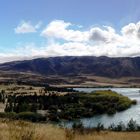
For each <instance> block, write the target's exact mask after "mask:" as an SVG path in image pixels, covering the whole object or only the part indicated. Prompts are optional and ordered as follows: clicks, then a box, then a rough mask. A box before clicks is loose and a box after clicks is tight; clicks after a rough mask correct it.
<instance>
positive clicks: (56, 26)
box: [41, 20, 88, 42]
mask: <svg viewBox="0 0 140 140" xmlns="http://www.w3.org/2000/svg"><path fill="white" fill-rule="evenodd" d="M71 26H73V25H72V24H71V23H69V22H64V21H62V20H55V21H52V22H51V23H50V24H49V25H47V27H46V28H45V29H44V30H43V31H42V33H41V36H44V37H46V38H48V37H55V38H58V39H64V40H66V41H77V42H83V41H87V38H88V33H87V32H81V31H79V30H72V29H69V27H71ZM78 27H79V25H78Z"/></svg>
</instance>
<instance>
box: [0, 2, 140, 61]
mask: <svg viewBox="0 0 140 140" xmlns="http://www.w3.org/2000/svg"><path fill="white" fill-rule="evenodd" d="M139 5H140V0H12V1H10V0H1V1H0V52H1V53H0V57H2V60H1V61H2V62H5V61H9V60H16V59H26V58H28V57H30V56H32V57H39V56H40V57H41V56H43V57H45V56H46V57H47V56H57V55H60V56H62V55H67V54H69V55H72V54H75V55H96V56H100V55H107V56H111V57H112V56H119V55H118V54H117V52H119V53H120V51H123V49H124V50H126V53H125V54H124V53H122V52H121V53H122V55H121V56H139V55H140V53H136V52H137V51H136V52H135V51H133V54H131V53H130V51H132V50H137V49H138V50H139V49H140V48H139V47H138V46H139V38H136V37H135V36H138V35H136V34H139V32H140V30H139V20H140V10H139V9H140V6H139ZM51 23H53V25H52V24H51ZM129 24H131V25H130V26H129V27H128V25H129ZM23 25H24V26H23ZM28 25H30V29H29V26H28ZM61 25H62V27H61V29H59V31H58V30H57V28H59V27H60V26H61ZM25 26H26V32H25V31H23V30H24V29H25ZM57 26H59V27H57ZM104 26H108V27H111V28H112V29H113V30H115V33H113V31H111V30H109V29H108V28H106V27H104ZM18 27H22V28H18ZM31 27H32V30H31ZM50 27H51V28H50ZM124 27H126V29H127V31H128V28H129V29H130V28H131V31H132V28H133V29H134V28H135V32H132V33H131V38H133V40H132V41H131V42H130V44H131V45H133V46H134V47H135V48H134V47H133V48H131V47H130V46H128V44H127V43H125V41H126V42H127V39H128V34H127V37H126V32H127V31H126V30H125V33H124V32H123V33H122V30H123V28H124ZM17 28H18V29H19V30H20V31H19V32H18V31H17V30H16V29H17ZM33 28H34V29H33ZM55 28H56V29H55ZM28 29H29V31H27V30H28ZM71 30H72V31H71ZM57 32H58V33H57ZM60 32H61V34H60ZM77 32H78V33H77ZM87 32H88V33H87ZM129 35H130V34H129ZM104 36H109V37H108V38H105V37H104ZM110 36H113V37H112V38H110ZM129 37H130V36H129ZM75 38H77V39H75ZM87 38H88V39H87ZM89 38H90V39H89ZM91 38H92V39H91ZM114 38H115V39H116V42H115V43H116V44H115V45H114V46H113V47H114V48H113V51H114V52H110V54H108V53H107V51H108V49H110V48H109V47H110V46H111V45H112V44H114V42H111V41H110V40H114ZM82 39H83V40H82ZM101 39H102V40H101ZM103 41H104V42H103ZM134 41H137V43H134ZM110 42H111V43H110ZM109 43H110V44H109ZM76 45H78V46H81V48H80V47H78V48H74V47H75V46H76ZM101 46H103V49H101ZM106 46H109V47H108V48H106ZM76 47H77V46H76ZM119 47H121V49H120V48H119ZM118 48H119V49H118ZM122 48H123V49H122ZM128 48H129V49H128ZM54 49H57V51H54ZM40 50H41V51H40ZM67 50H68V51H67ZM80 50H83V51H84V52H85V51H86V53H84V52H83V53H80V52H79V53H78V51H80ZM87 50H88V51H87ZM89 50H90V51H96V52H97V53H90V51H89ZM101 50H104V52H101V53H100V51H101ZM38 51H40V54H39V53H37V52H38ZM58 52H59V53H58ZM7 55H8V56H9V57H7Z"/></svg>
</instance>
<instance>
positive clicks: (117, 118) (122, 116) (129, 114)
mask: <svg viewBox="0 0 140 140" xmlns="http://www.w3.org/2000/svg"><path fill="white" fill-rule="evenodd" d="M109 89H111V90H112V91H116V92H118V93H120V94H123V95H125V96H128V97H129V98H131V99H135V100H137V105H133V106H132V107H131V108H129V109H127V110H125V111H122V112H119V113H116V114H114V115H112V116H109V115H107V114H104V115H96V116H94V117H92V118H83V119H81V121H82V123H83V125H84V126H85V127H94V126H97V124H98V123H102V124H104V126H105V127H108V126H109V125H110V124H112V123H114V124H118V123H119V122H121V121H122V122H123V123H125V124H126V123H127V122H128V121H129V120H130V119H131V118H133V120H136V121H137V123H138V124H140V88H75V90H78V91H85V92H88V93H89V94H90V92H91V91H95V90H109ZM75 121H77V120H75ZM73 122H74V121H63V122H61V124H62V125H65V126H66V127H71V126H72V124H73Z"/></svg>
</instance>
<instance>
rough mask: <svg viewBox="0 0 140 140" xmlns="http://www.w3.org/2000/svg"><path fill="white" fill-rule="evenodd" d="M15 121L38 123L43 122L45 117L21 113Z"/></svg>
mask: <svg viewBox="0 0 140 140" xmlns="http://www.w3.org/2000/svg"><path fill="white" fill-rule="evenodd" d="M17 119H22V120H29V121H32V122H38V121H45V120H46V117H44V116H42V115H41V114H37V113H33V112H21V113H18V114H17Z"/></svg>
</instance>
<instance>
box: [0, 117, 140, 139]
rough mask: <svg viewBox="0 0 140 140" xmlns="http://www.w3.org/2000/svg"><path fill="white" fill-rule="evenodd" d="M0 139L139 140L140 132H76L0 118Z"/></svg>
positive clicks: (48, 125)
mask: <svg viewBox="0 0 140 140" xmlns="http://www.w3.org/2000/svg"><path fill="white" fill-rule="evenodd" d="M0 130H1V131H0V140H112V139H113V140H132V139H134V140H139V139H140V132H109V131H102V132H95V131H94V132H90V133H85V134H81V133H78V132H77V133H74V132H73V131H72V130H69V129H64V128H60V127H57V126H54V125H50V124H33V123H30V122H25V121H9V120H0Z"/></svg>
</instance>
